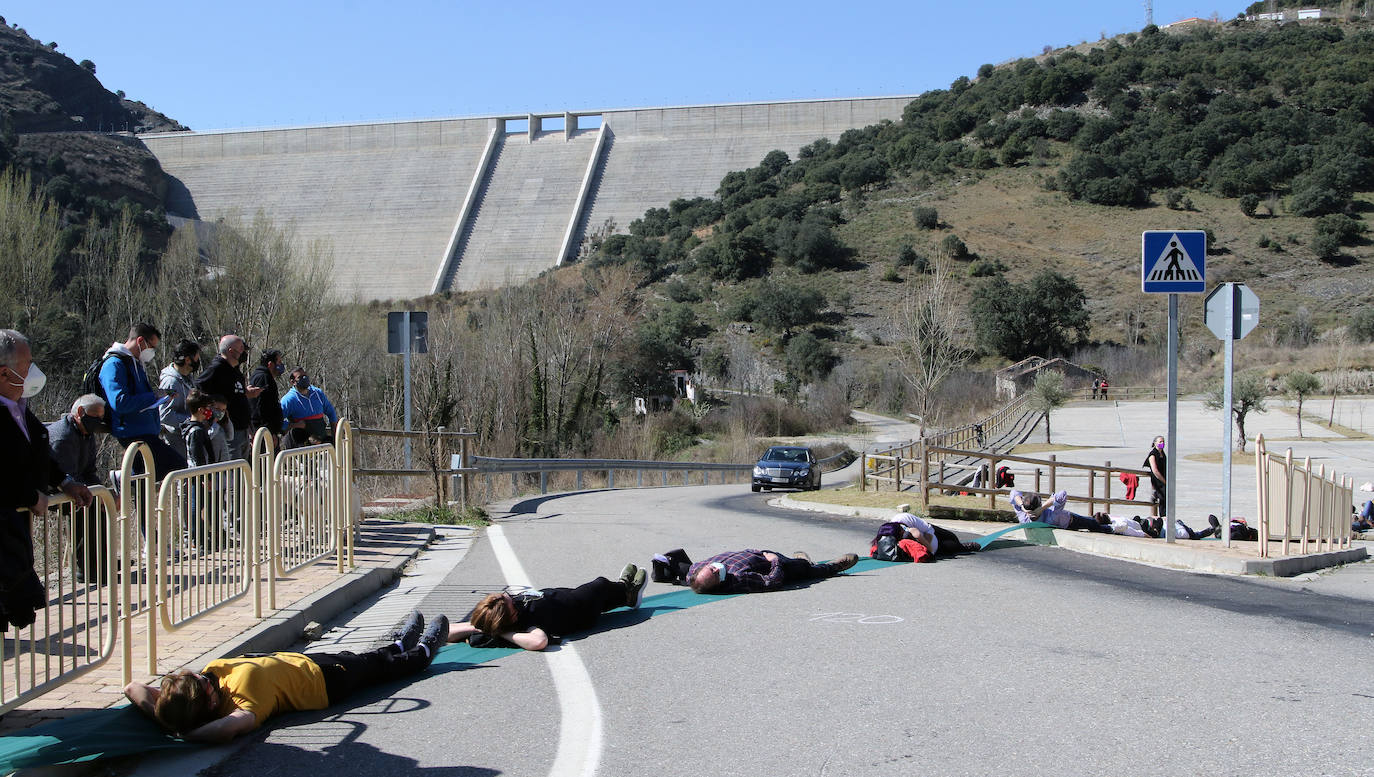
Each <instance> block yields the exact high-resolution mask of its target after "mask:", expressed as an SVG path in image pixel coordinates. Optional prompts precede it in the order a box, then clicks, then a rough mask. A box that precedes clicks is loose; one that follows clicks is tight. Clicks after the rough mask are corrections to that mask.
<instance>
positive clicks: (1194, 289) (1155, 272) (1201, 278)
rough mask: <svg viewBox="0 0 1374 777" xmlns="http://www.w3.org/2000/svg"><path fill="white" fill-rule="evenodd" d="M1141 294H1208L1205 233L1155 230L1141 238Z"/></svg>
mask: <svg viewBox="0 0 1374 777" xmlns="http://www.w3.org/2000/svg"><path fill="white" fill-rule="evenodd" d="M1140 245H1141V250H1140V255H1141V267H1140V290H1141V291H1143V292H1145V293H1146V294H1201V293H1203V292H1205V291H1207V233H1206V232H1204V231H1202V230H1200V229H1178V230H1170V229H1154V230H1148V231H1146V232H1143V233H1141V236H1140Z"/></svg>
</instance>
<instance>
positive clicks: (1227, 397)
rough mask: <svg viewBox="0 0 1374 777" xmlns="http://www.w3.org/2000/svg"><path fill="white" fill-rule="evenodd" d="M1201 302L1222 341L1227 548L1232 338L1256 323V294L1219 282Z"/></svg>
mask: <svg viewBox="0 0 1374 777" xmlns="http://www.w3.org/2000/svg"><path fill="white" fill-rule="evenodd" d="M1203 305H1204V307H1205V309H1206V321H1207V328H1208V329H1210V330H1212V334H1214V335H1216V336H1217V337H1219V338H1221V341H1222V342H1223V343H1225V344H1226V349H1225V350H1226V368H1225V373H1224V374H1223V376H1222V381H1221V397H1222V399H1221V402H1222V411H1221V412H1222V414H1223V415H1224V416H1226V420H1225V421H1223V422H1222V425H1221V426H1222V433H1221V541H1222V544H1223V545H1225V546H1226V547H1228V548H1229V547H1231V445H1232V443H1231V421H1232V415H1231V402H1232V397H1231V395H1232V393H1234V390H1235V389H1234V384H1233V375H1234V373H1235V366H1236V359H1235V356H1236V341H1237V340H1239V339H1240V338H1242V337H1244V336H1246V335H1248V334H1250V331H1251V330H1252V329H1254V328H1255V325H1256V324H1258V323H1259V297H1256V296H1255V292H1253V291H1250V287H1248V286H1246V285H1245V284H1243V283H1223V284H1221V285H1220V286H1218V287H1216V288H1215V289H1212V291H1211V293H1210V294H1208V295H1207V299H1206V300H1204V302H1203Z"/></svg>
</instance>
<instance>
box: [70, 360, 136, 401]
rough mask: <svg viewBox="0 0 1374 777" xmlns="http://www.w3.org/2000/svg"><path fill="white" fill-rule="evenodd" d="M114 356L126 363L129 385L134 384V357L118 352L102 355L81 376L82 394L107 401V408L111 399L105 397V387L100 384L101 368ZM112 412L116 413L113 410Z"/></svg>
mask: <svg viewBox="0 0 1374 777" xmlns="http://www.w3.org/2000/svg"><path fill="white" fill-rule="evenodd" d="M112 356H113V357H114V358H116V359H119V360H120V361H121V362H124V368H125V369H126V370H128V371H129V383H130V384H132V383H133V382H134V370H135V369H136V368H135V367H134V359H133V357H132V356H128V355H126V354H122V353H120V352H118V351H106V352H105V353H102V354H101V355H100V356H98V357H96V360H95V361H93V362H91V366H89V367H87V368H86V371H85V372H84V373H82V374H81V393H82V394H95V395H96V396H97V397H100V398H101V399H103V400H105V405H106V406H107V407H108V406H109V404H110V398H109V397H107V396H105V387H104V386H103V385H101V383H100V368H101V367H104V366H105V360H106V359H108V358H110V357H112ZM110 412H114V411H113V409H111V411H110Z"/></svg>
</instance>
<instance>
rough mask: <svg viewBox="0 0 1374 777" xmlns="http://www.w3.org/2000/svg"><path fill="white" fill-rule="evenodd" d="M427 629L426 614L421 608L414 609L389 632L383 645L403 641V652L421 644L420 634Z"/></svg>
mask: <svg viewBox="0 0 1374 777" xmlns="http://www.w3.org/2000/svg"><path fill="white" fill-rule="evenodd" d="M424 630H425V616H424V615H421V614H420V611H419V610H414V611H412V612H411V613H410V614H409V615H407V616H406V619H405V620H404V621H402V622H401V624H400V625H399V626H397V627H396V628H394V629H392V630H391V631H389V632H387V635H386V637H385V639H384V641H383V642H382V644H383V646H385V645H392V644H395V643H397V642H399V643H401V650H402V652H404V651H406V650H410V649H411V648H413V647H415V646H416V645H418V644H420V635H421V634H422V633H424Z"/></svg>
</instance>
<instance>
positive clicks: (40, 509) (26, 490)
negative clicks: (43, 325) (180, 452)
mask: <svg viewBox="0 0 1374 777" xmlns="http://www.w3.org/2000/svg"><path fill="white" fill-rule="evenodd" d="M45 382H46V378H45V377H44V376H43V371H42V370H40V369H38V365H36V364H34V363H33V354H32V351H30V350H29V341H28V339H27V338H25V337H24V336H23V335H22V334H20V333H18V332H16V331H14V330H13V329H0V406H3V408H4V411H3V412H0V631H3V630H5V629H7V628H8V627H9V625H10V624H13V625H14V626H15V627H17V628H18V627H23V626H27V625H29V624H31V623H33V620H34V611H35V610H37V609H39V608H41V607H43V606H44V603H45V601H46V599H47V589H46V588H45V587H44V586H43V583H42V582H40V581H39V579H38V575H37V574H35V573H34V570H33V528H32V519H31V517H30V515H29V514H26V513H22V512H20V510H23V509H24V508H28V509H29V510H30V511H32V513H33V514H36V515H41V514H42V513H45V512H47V509H48V493H49V491H55V490H57V489H58V488H61V489H62V491H63V492H65V493H66V494H67V495H68V496H70V497H71V498H72V500H73V501H74V502H76V504H77V505H78V506H81V507H84V506H86V505H88V504H90V503H91V491H90V489H88V488H86V486H84V485H82V484H81V483H78V482H77V481H76V480H75V479H74V478H72V477H71V476H70V475H69V474H67V473H64V472H62V471H61V468H60V467H58V465H57V462H55V461H53V459H52V456H51V455H50V453H49V450H48V430H47V428H46V427H45V426H43V423H42V422H41V421H39V420H38V418H37V417H36V416H34V414H33V412H32V411H30V410H29V408H28V399H29V398H30V397H33V396H34V395H35V394H37V393H38V392H39V391H42V390H43V384H44V383H45Z"/></svg>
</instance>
